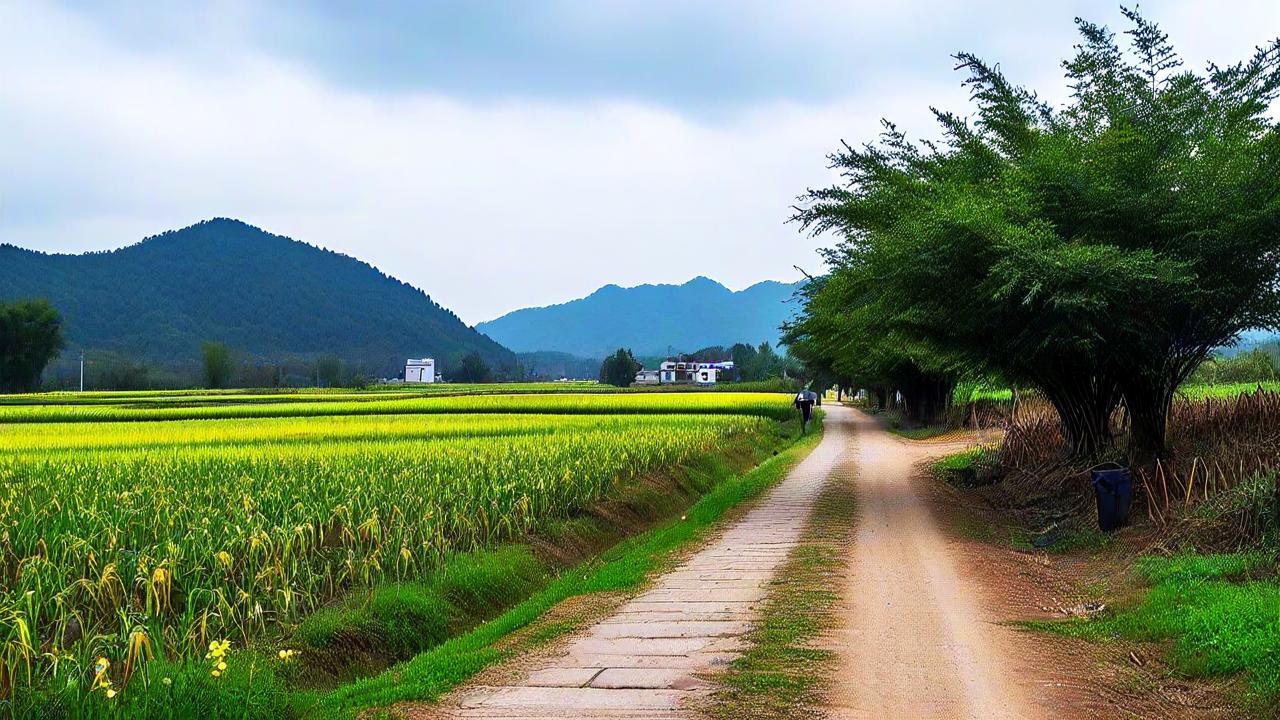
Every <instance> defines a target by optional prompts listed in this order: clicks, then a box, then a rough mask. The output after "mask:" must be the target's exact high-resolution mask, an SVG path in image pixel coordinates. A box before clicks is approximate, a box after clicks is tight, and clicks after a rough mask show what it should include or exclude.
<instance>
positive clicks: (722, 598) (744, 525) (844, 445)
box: [439, 407, 855, 720]
mask: <svg viewBox="0 0 1280 720" xmlns="http://www.w3.org/2000/svg"><path fill="white" fill-rule="evenodd" d="M825 409H826V411H827V416H826V420H825V421H824V425H825V428H826V430H825V433H824V435H823V438H822V441H821V442H820V443H819V444H818V447H817V448H815V449H814V450H813V451H812V452H810V453H809V455H808V457H806V458H805V459H804V460H803V461H801V462H800V464H799V465H797V466H796V467H795V468H793V469H792V470H791V472H790V473H788V475H787V477H786V478H784V479H783V481H782V482H780V483H779V484H778V485H776V486H775V487H774V488H772V489H771V490H770V491H769V492H768V493H767V494H766V495H765V497H764V498H763V499H762V500H761V501H760V503H759V504H758V505H757V506H756V507H754V508H753V509H752V510H750V511H749V512H748V513H747V514H746V515H745V516H743V517H742V519H740V520H739V521H738V522H736V523H734V524H733V525H732V526H731V527H729V529H728V530H726V531H725V532H724V534H723V535H721V536H720V537H719V538H717V539H715V540H713V541H712V542H711V543H709V544H708V545H706V546H705V547H703V548H702V549H700V550H699V551H698V552H697V553H696V554H694V555H693V556H691V557H690V558H689V559H688V560H686V561H685V562H684V563H683V564H682V565H680V566H679V567H678V568H676V569H675V570H674V571H672V572H669V573H667V574H665V575H663V576H662V577H661V578H659V579H658V580H657V582H656V583H655V584H654V586H653V587H651V588H650V589H649V590H648V591H646V592H644V593H643V594H641V595H639V596H637V597H635V598H634V599H632V600H631V601H629V602H627V603H626V604H625V605H623V606H622V607H620V608H619V609H618V610H617V612H615V613H614V614H612V615H610V616H609V617H607V618H605V619H604V620H602V621H600V622H598V623H596V624H595V625H593V626H591V627H590V628H588V629H587V630H586V631H585V632H584V633H583V634H582V635H581V636H579V637H577V638H575V639H574V640H572V641H571V642H570V643H569V644H568V645H567V647H566V648H565V649H564V651H563V652H562V653H561V654H559V655H558V656H556V657H554V658H551V659H550V660H548V661H546V662H543V663H541V664H540V665H539V666H537V667H535V668H534V669H533V670H531V671H529V672H525V673H523V674H522V675H521V676H520V677H519V678H518V679H517V680H515V681H514V682H512V683H510V684H507V685H501V686H487V687H472V688H469V689H466V690H464V691H462V692H461V693H460V694H459V695H458V696H457V697H456V698H455V699H454V700H453V701H451V702H446V703H445V705H446V707H444V708H441V712H440V713H439V714H440V715H443V716H444V717H454V718H493V719H494V720H517V719H519V720H532V719H533V718H540V719H546V720H550V719H552V718H574V719H575V720H582V719H583V718H676V717H681V716H682V715H681V711H680V708H681V707H682V706H683V705H684V704H685V703H688V702H690V701H692V700H696V699H699V698H701V697H704V696H705V695H706V694H707V693H708V692H709V690H710V688H709V687H707V685H706V683H705V682H704V681H703V680H701V679H699V677H698V675H699V674H702V673H706V672H708V671H715V670H716V669H718V668H723V667H724V666H726V665H727V664H728V663H729V662H730V661H731V660H732V659H733V658H734V657H736V655H737V654H738V652H739V650H740V649H741V647H742V643H743V640H742V636H743V635H744V634H745V633H746V632H747V630H748V628H749V626H750V624H751V622H752V620H753V619H754V618H755V613H756V607H757V605H758V604H759V603H760V601H761V600H762V599H763V598H764V596H765V594H766V592H767V587H766V586H767V585H768V584H769V582H770V580H772V578H773V576H774V574H775V572H776V571H777V570H778V568H780V567H781V566H782V565H783V563H784V562H785V561H786V559H787V556H788V554H789V553H790V551H791V550H792V548H794V547H795V545H796V543H797V542H798V540H799V538H800V534H801V531H802V530H803V529H804V526H805V522H806V521H807V519H808V517H809V514H810V512H811V510H812V508H813V505H814V501H815V500H816V498H817V496H818V493H819V492H820V491H821V490H822V488H823V486H824V485H825V484H826V481H827V479H828V478H829V477H830V475H831V474H832V472H833V471H835V469H836V468H837V467H838V466H839V464H840V459H841V456H842V455H844V453H845V452H846V450H847V449H848V448H849V447H850V442H851V440H852V428H853V424H854V422H855V414H854V412H853V411H852V410H850V409H848V408H845V407H828V408H825Z"/></svg>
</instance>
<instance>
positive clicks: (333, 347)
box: [0, 218, 515, 374]
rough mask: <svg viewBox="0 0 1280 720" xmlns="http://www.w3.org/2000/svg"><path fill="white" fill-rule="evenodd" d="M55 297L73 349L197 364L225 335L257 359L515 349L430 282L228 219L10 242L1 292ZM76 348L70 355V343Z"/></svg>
mask: <svg viewBox="0 0 1280 720" xmlns="http://www.w3.org/2000/svg"><path fill="white" fill-rule="evenodd" d="M23 297H43V298H47V299H48V300H49V301H50V302H52V303H53V304H54V306H55V307H57V308H58V310H59V311H61V312H62V316H63V320H64V323H65V325H64V330H65V333H66V336H67V340H68V351H69V352H70V351H74V350H78V349H81V348H84V349H88V350H97V351H107V352H111V353H117V354H119V355H122V356H127V357H132V358H137V359H140V360H146V361H149V362H159V363H181V362H192V361H194V359H195V358H198V357H199V353H200V345H201V343H203V342H205V341H209V340H217V341H221V342H224V343H226V344H227V345H228V346H229V347H231V348H233V349H234V350H236V351H238V352H240V353H244V354H247V355H249V356H250V357H251V358H256V359H273V358H297V357H300V356H301V357H310V356H316V355H320V354H334V355H337V356H338V357H340V358H343V359H345V360H349V361H353V362H360V363H364V364H365V365H366V367H367V369H368V370H369V371H370V372H375V373H380V374H383V373H388V372H394V371H395V369H396V368H398V367H403V363H404V359H405V358H407V357H435V358H438V359H439V360H440V361H441V363H442V364H443V366H444V371H445V372H446V373H448V369H449V367H450V366H451V365H452V364H453V363H454V362H456V361H457V359H458V358H460V357H461V356H462V355H464V354H466V353H467V352H470V351H473V350H474V351H477V352H479V353H480V354H481V355H482V356H483V357H484V358H485V360H486V361H487V362H488V363H489V364H490V365H492V366H495V367H512V366H514V364H515V355H514V354H513V353H512V352H511V351H510V350H507V349H506V348H504V347H502V346H501V345H499V344H498V343H496V342H494V341H493V340H491V339H490V338H488V337H485V336H484V335H482V334H480V333H478V332H476V331H475V330H474V329H472V328H469V327H467V326H466V325H465V324H464V323H463V322H462V321H461V320H459V319H458V317H457V316H456V315H454V314H453V313H452V312H450V311H449V310H447V309H445V308H443V307H441V306H440V305H439V304H437V303H436V302H435V301H433V300H432V299H431V297H430V296H428V295H427V294H426V293H424V292H422V291H421V290H419V289H417V288H415V287H413V286H411V285H409V284H407V283H403V282H401V281H399V280H396V279H395V278H393V277H389V276H387V275H385V274H383V273H382V272H380V271H378V270H377V269H375V268H374V267H372V266H371V265H368V264H366V263H363V262H361V261H359V260H356V259H355V258H352V257H348V256H346V255H341V254H339V253H335V252H331V251H329V250H324V249H321V248H317V247H314V246H311V245H308V244H306V243H302V242H298V241H296V240H292V239H290V238H287V237H282V236H279V235H272V234H271V233H268V232H265V231H263V230H260V229H258V228H256V227H253V226H251V225H247V224H245V223H243V222H240V221H237V220H228V219H225V218H218V219H215V220H208V221H206V222H202V223H199V224H197V225H193V226H191V227H188V228H184V229H182V230H175V231H170V232H166V233H164V234H162V235H157V236H154V237H150V238H147V239H145V240H143V241H142V242H140V243H137V244H136V245H131V246H129V247H124V248H121V249H118V250H112V251H109V252H94V253H86V254H83V255H60V254H47V253H42V252H36V251H32V250H26V249H23V248H19V247H15V246H13V245H0V300H11V299H16V298H23ZM64 354H66V353H64Z"/></svg>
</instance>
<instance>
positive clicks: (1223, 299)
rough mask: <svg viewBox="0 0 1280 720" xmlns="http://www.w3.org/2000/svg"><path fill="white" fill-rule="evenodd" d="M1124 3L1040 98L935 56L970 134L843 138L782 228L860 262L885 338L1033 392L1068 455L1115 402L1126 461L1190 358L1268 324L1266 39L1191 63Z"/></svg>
mask: <svg viewBox="0 0 1280 720" xmlns="http://www.w3.org/2000/svg"><path fill="white" fill-rule="evenodd" d="M1125 15H1126V16H1127V17H1128V19H1129V21H1130V22H1131V23H1132V26H1133V27H1132V29H1131V30H1130V31H1129V32H1128V33H1127V34H1128V35H1129V36H1130V44H1131V52H1129V53H1126V52H1125V51H1124V50H1122V49H1121V48H1120V47H1119V46H1118V45H1117V44H1116V42H1115V37H1114V35H1113V34H1112V33H1111V32H1110V31H1108V30H1107V29H1106V28H1103V27H1099V26H1097V25H1093V24H1091V23H1088V22H1084V21H1078V25H1079V30H1080V33H1081V35H1082V38H1083V41H1082V43H1081V44H1080V45H1079V46H1078V51H1077V53H1076V56H1075V57H1074V58H1072V59H1071V60H1068V61H1067V62H1066V63H1064V67H1065V69H1066V74H1067V77H1068V79H1069V81H1070V83H1071V86H1072V89H1073V95H1072V98H1071V100H1070V101H1069V102H1068V103H1067V104H1066V106H1064V107H1063V108H1061V109H1054V108H1051V107H1049V106H1047V105H1046V104H1044V103H1043V102H1041V101H1039V100H1038V99H1037V97H1036V96H1035V95H1034V94H1033V93H1031V92H1029V91H1027V90H1024V89H1022V88H1019V87H1016V86H1013V85H1011V84H1010V83H1009V82H1008V81H1007V80H1006V79H1005V77H1004V76H1003V75H1002V74H1001V73H1000V72H999V70H998V69H996V68H993V67H991V66H989V65H987V64H986V63H984V62H983V61H981V60H980V59H978V58H976V57H974V56H973V55H969V54H960V55H957V56H956V57H957V60H958V61H959V64H960V67H961V68H963V69H964V70H965V71H966V72H967V73H968V77H967V79H966V81H965V84H966V85H967V86H968V87H969V89H970V91H971V94H972V97H973V98H974V100H975V101H976V104H977V112H976V118H975V120H974V121H973V122H972V124H970V123H969V122H967V121H965V120H964V119H962V118H960V117H959V116H957V115H953V114H950V113H943V112H938V113H937V117H938V119H939V121H940V123H941V126H942V129H943V132H944V139H943V141H942V142H941V143H937V144H934V143H913V142H910V141H908V139H907V138H906V136H905V135H904V134H902V133H901V132H899V131H898V130H897V129H896V128H894V127H893V126H892V125H887V126H886V127H887V131H886V133H885V135H884V136H883V138H882V141H881V142H880V143H879V144H876V145H868V146H865V147H864V148H862V149H854V148H852V147H849V146H847V145H846V146H845V147H844V149H843V150H842V151H841V152H838V153H837V154H835V155H834V156H832V160H833V165H834V166H835V167H837V168H839V169H840V170H841V171H842V172H843V174H844V176H845V182H844V183H843V184H842V185H840V186H837V187H832V188H827V189H823V190H816V191H811V192H809V193H808V194H807V195H806V196H805V197H804V198H803V200H802V207H801V208H800V209H799V210H798V212H797V216H796V219H797V220H799V221H800V222H801V223H802V224H803V225H804V227H806V228H808V229H810V230H811V231H815V232H822V231H826V230H834V231H838V232H840V233H841V234H842V235H843V236H844V238H845V239H844V241H843V242H842V243H841V244H840V245H839V246H838V247H837V248H834V249H832V251H831V254H830V257H831V259H833V261H834V262H833V265H834V267H835V268H836V270H835V272H841V271H843V269H844V268H845V267H846V266H851V265H865V266H866V267H867V268H869V274H870V276H871V277H873V278H874V279H875V282H876V283H877V285H878V289H877V292H878V293H879V296H880V298H881V302H882V306H883V308H884V310H885V312H884V314H883V316H882V317H881V319H882V320H883V321H884V323H885V327H886V328H890V329H892V330H894V331H897V332H901V333H903V334H904V335H905V336H907V337H910V338H912V339H915V340H920V341H923V342H926V343H928V344H929V345H930V346H932V347H934V348H936V349H941V350H943V351H945V352H947V353H950V354H953V355H954V356H956V357H958V358H960V359H961V360H962V361H963V363H964V364H965V366H966V369H968V370H971V371H976V372H992V373H994V374H998V375H1000V376H1002V377H1005V378H1008V379H1009V380H1011V381H1014V382H1019V383H1023V382H1025V383H1029V384H1032V385H1034V386H1036V387H1038V388H1039V389H1040V390H1041V391H1042V392H1043V393H1044V394H1045V396H1046V397H1047V398H1048V399H1049V400H1050V402H1052V403H1053V405H1054V406H1055V408H1057V410H1058V413H1059V415H1060V416H1061V418H1062V421H1063V428H1064V434H1065V435H1066V436H1067V438H1068V440H1069V441H1070V443H1071V445H1072V449H1073V450H1074V451H1075V452H1076V453H1078V454H1081V455H1088V454H1092V453H1094V452H1096V451H1097V450H1098V449H1099V448H1100V447H1101V446H1103V445H1105V444H1107V443H1108V442H1109V441H1110V425H1109V419H1110V416H1111V413H1112V411H1113V410H1114V409H1115V408H1116V407H1117V406H1118V405H1119V404H1120V403H1121V402H1123V404H1124V406H1125V408H1126V409H1127V411H1128V414H1129V417H1130V420H1131V432H1130V441H1131V444H1130V454H1131V456H1132V457H1133V458H1134V459H1135V461H1146V460H1150V459H1151V458H1154V457H1158V456H1159V455H1161V454H1163V452H1164V433H1165V423H1166V418H1167V414H1168V409H1169V405H1170V403H1171V401H1172V398H1173V393H1174V391H1175V390H1176V388H1177V387H1178V385H1180V384H1181V383H1182V381H1183V380H1185V379H1186V377H1187V376H1188V375H1189V373H1191V372H1192V371H1193V370H1194V369H1195V368H1196V367H1197V366H1198V365H1199V364H1200V363H1201V361H1202V360H1203V359H1204V358H1205V357H1206V355H1207V354H1208V353H1209V352H1210V351H1211V350H1212V349H1213V348H1215V347H1218V346H1221V345H1224V344H1226V343H1228V342H1229V341H1230V340H1231V339H1232V338H1233V337H1234V336H1235V335H1236V334H1237V333H1239V332H1240V331H1241V330H1244V329H1247V328H1250V327H1276V326H1277V324H1280V271H1278V269H1277V267H1278V265H1277V262H1276V259H1277V256H1280V132H1278V131H1277V122H1276V120H1274V119H1273V118H1272V117H1271V115H1270V111H1271V106H1272V103H1273V101H1274V99H1275V97H1276V95H1277V92H1278V90H1280V41H1276V42H1273V43H1272V44H1270V45H1268V46H1267V47H1265V48H1262V49H1259V50H1258V52H1257V53H1256V54H1255V55H1254V56H1253V57H1252V58H1251V59H1250V60H1248V61H1245V62H1243V63H1239V64H1236V65H1232V66H1229V67H1226V68H1220V67H1217V66H1210V68H1209V70H1208V72H1207V73H1206V74H1203V75H1201V74H1196V73H1193V72H1189V71H1183V70H1180V69H1179V67H1180V61H1179V60H1178V58H1177V56H1176V55H1175V54H1174V52H1173V50H1172V48H1171V46H1170V45H1169V44H1168V41H1167V38H1166V36H1165V35H1164V34H1163V33H1162V32H1160V31H1159V29H1158V28H1157V27H1156V25H1155V24H1154V23H1151V22H1149V21H1147V20H1146V19H1145V18H1142V17H1141V16H1140V15H1138V14H1137V13H1136V12H1133V11H1129V10H1125Z"/></svg>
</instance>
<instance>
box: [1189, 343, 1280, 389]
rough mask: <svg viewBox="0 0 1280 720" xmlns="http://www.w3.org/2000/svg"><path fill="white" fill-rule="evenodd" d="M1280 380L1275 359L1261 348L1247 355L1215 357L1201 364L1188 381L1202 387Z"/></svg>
mask: <svg viewBox="0 0 1280 720" xmlns="http://www.w3.org/2000/svg"><path fill="white" fill-rule="evenodd" d="M1277 379H1280V376H1277V374H1276V364H1275V358H1273V357H1272V356H1271V355H1270V354H1269V353H1267V352H1266V351H1265V350H1263V349H1261V348H1254V349H1253V350H1250V351H1249V352H1246V353H1240V354H1238V355H1232V356H1230V357H1224V356H1221V355H1213V356H1211V357H1208V358H1206V359H1205V361H1204V362H1202V363H1200V366H1199V367H1197V368H1196V371H1195V372H1194V373H1192V374H1191V377H1190V378H1189V379H1188V382H1189V383H1193V384H1200V385H1222V384H1232V383H1268V382H1274V381H1275V380H1277Z"/></svg>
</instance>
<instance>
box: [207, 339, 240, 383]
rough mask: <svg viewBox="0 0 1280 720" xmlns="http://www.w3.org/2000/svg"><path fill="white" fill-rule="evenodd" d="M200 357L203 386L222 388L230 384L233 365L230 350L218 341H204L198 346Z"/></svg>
mask: <svg viewBox="0 0 1280 720" xmlns="http://www.w3.org/2000/svg"><path fill="white" fill-rule="evenodd" d="M200 357H201V360H202V361H203V364H204V386H205V387H207V388H223V387H227V386H228V385H230V384H231V376H232V374H233V373H234V371H235V365H234V363H233V362H232V360H231V351H230V350H229V349H227V346H226V345H224V344H222V343H220V342H206V343H204V344H203V345H201V346H200Z"/></svg>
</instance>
